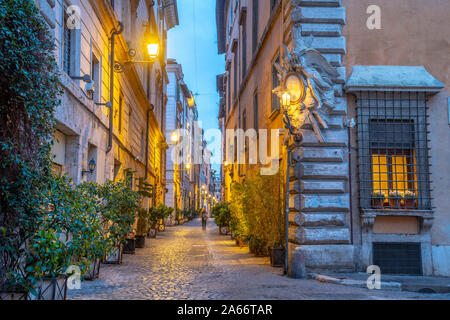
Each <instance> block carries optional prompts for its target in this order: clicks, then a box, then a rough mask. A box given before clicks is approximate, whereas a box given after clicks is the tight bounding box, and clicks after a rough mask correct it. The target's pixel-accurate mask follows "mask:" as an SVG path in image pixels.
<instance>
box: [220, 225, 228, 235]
mask: <svg viewBox="0 0 450 320" xmlns="http://www.w3.org/2000/svg"><path fill="white" fill-rule="evenodd" d="M219 233H220V234H221V235H223V236H224V235H226V234H227V227H219Z"/></svg>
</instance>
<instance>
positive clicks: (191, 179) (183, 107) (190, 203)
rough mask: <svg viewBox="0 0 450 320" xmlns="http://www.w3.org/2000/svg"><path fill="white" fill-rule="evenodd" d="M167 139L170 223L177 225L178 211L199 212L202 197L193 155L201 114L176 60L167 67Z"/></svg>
mask: <svg viewBox="0 0 450 320" xmlns="http://www.w3.org/2000/svg"><path fill="white" fill-rule="evenodd" d="M167 72H168V75H169V85H168V87H167V96H168V103H167V114H166V132H165V135H166V140H167V141H170V143H169V148H168V149H167V151H166V157H167V168H166V172H165V177H166V188H167V194H166V205H167V206H169V207H172V208H174V209H175V212H174V214H173V217H172V218H171V219H169V220H171V221H170V222H169V223H174V218H175V214H176V211H177V210H180V211H182V210H184V209H196V208H197V199H198V196H199V181H200V180H199V179H200V175H199V165H198V164H195V161H194V159H193V152H194V148H195V139H196V135H198V131H196V125H197V120H198V111H197V107H196V105H195V100H194V99H193V95H192V92H191V91H190V90H189V89H188V87H187V85H186V84H185V83H184V80H183V78H184V75H183V70H182V67H181V65H180V64H178V63H177V62H176V61H175V60H173V59H169V61H168V65H167Z"/></svg>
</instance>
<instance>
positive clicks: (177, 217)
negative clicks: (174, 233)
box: [175, 208, 181, 225]
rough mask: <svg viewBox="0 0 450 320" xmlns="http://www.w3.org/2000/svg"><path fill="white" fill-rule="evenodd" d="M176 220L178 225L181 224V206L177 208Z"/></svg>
mask: <svg viewBox="0 0 450 320" xmlns="http://www.w3.org/2000/svg"><path fill="white" fill-rule="evenodd" d="M175 221H176V224H177V225H180V224H181V210H180V208H177V210H176V211H175Z"/></svg>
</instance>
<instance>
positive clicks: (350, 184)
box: [347, 119, 353, 245]
mask: <svg viewBox="0 0 450 320" xmlns="http://www.w3.org/2000/svg"><path fill="white" fill-rule="evenodd" d="M352 120H353V119H352ZM351 122H352V121H351V120H350V121H349V122H348V123H349V124H348V125H347V130H348V174H349V177H348V184H349V190H348V192H349V193H350V201H349V204H350V242H351V244H352V245H353V191H352V144H351V129H352V124H351Z"/></svg>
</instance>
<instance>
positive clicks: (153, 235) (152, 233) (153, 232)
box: [148, 229, 156, 239]
mask: <svg viewBox="0 0 450 320" xmlns="http://www.w3.org/2000/svg"><path fill="white" fill-rule="evenodd" d="M148 237H149V238H153V239H154V238H156V229H150V230H149V231H148Z"/></svg>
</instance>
